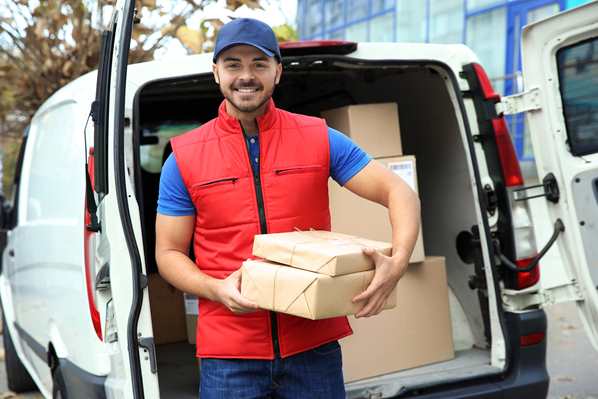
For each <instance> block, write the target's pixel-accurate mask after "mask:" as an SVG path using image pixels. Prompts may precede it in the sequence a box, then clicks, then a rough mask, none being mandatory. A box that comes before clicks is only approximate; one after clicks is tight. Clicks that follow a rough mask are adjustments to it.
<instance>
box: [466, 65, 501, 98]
mask: <svg viewBox="0 0 598 399" xmlns="http://www.w3.org/2000/svg"><path fill="white" fill-rule="evenodd" d="M472 65H473V69H474V71H475V74H476V75H477V77H478V81H479V82H480V88H481V89H482V93H484V99H486V100H489V101H493V102H499V101H500V95H499V94H498V93H497V92H495V91H494V88H493V87H492V83H490V79H489V78H488V75H487V74H486V71H485V70H484V68H482V66H481V65H480V64H472Z"/></svg>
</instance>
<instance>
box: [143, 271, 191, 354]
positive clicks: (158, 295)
mask: <svg viewBox="0 0 598 399" xmlns="http://www.w3.org/2000/svg"><path fill="white" fill-rule="evenodd" d="M148 285H149V286H148V289H149V301H150V308H151V314H152V325H153V329H154V342H155V343H156V345H160V344H170V343H173V342H181V341H185V340H186V339H187V330H186V326H185V304H184V301H183V293H182V292H181V291H179V290H177V289H176V288H174V287H173V286H172V285H170V284H168V283H167V282H166V281H165V280H164V279H163V278H162V277H160V275H159V274H157V273H156V274H150V275H149V282H148Z"/></svg>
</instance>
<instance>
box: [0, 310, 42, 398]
mask: <svg viewBox="0 0 598 399" xmlns="http://www.w3.org/2000/svg"><path fill="white" fill-rule="evenodd" d="M2 325H3V326H4V334H3V335H4V362H5V366H6V382H7V385H8V389H10V390H11V391H13V392H16V393H21V392H28V391H34V390H37V386H36V385H35V382H33V379H32V378H31V376H30V375H29V372H28V371H27V369H26V368H25V366H23V363H21V359H19V356H18V355H17V351H16V350H15V346H14V344H13V342H12V338H11V337H10V331H8V326H7V324H6V318H5V317H4V313H2Z"/></svg>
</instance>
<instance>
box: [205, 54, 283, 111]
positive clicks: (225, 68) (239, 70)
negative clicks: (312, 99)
mask: <svg viewBox="0 0 598 399" xmlns="http://www.w3.org/2000/svg"><path fill="white" fill-rule="evenodd" d="M213 72H214V78H215V79H216V83H218V84H219V85H220V91H221V92H222V95H224V98H226V99H227V100H228V102H229V103H230V104H231V105H233V106H234V107H235V108H236V109H237V110H238V111H240V112H247V113H251V112H254V111H256V110H258V109H259V108H260V107H261V106H262V105H264V104H265V103H266V102H267V101H268V100H269V99H270V97H272V93H273V92H274V86H276V85H277V84H278V82H279V81H280V75H281V73H282V65H280V64H279V63H278V62H277V61H276V59H275V58H274V57H268V56H266V54H264V53H262V52H261V51H260V50H258V49H257V48H255V47H253V46H249V45H238V46H234V47H231V48H229V49H227V50H224V51H223V52H222V53H220V55H219V56H218V59H217V60H216V64H214V66H213Z"/></svg>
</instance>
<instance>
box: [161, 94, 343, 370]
mask: <svg viewBox="0 0 598 399" xmlns="http://www.w3.org/2000/svg"><path fill="white" fill-rule="evenodd" d="M257 122H258V128H259V144H260V160H259V163H260V176H259V180H258V179H254V177H253V173H252V169H251V164H250V160H249V154H248V149H247V146H246V143H245V139H244V137H243V131H242V129H241V125H240V123H239V121H238V120H237V119H235V118H233V117H231V116H230V115H228V113H227V112H226V105H225V102H222V104H221V105H220V108H219V110H218V117H217V118H215V119H212V120H211V121H209V122H207V123H206V124H204V125H202V126H201V127H199V128H197V129H195V130H192V131H190V132H188V133H186V134H184V135H181V136H178V137H176V138H173V139H172V149H173V152H174V155H175V157H176V161H177V165H178V167H179V170H180V173H181V177H182V179H183V182H184V183H185V186H186V187H187V190H188V192H189V195H190V196H191V198H192V200H193V204H194V205H195V209H196V216H195V235H194V237H195V239H194V249H195V257H196V264H197V266H198V267H199V268H200V269H201V271H202V272H204V273H206V274H208V275H210V276H212V277H215V278H219V279H222V278H225V277H226V276H228V275H229V274H230V273H232V272H233V271H235V270H237V269H239V267H240V266H241V263H242V262H243V261H244V260H245V259H247V258H250V257H251V256H252V254H251V249H252V246H253V237H254V235H255V234H260V232H261V228H260V210H259V206H258V200H257V198H258V195H259V186H258V184H257V183H258V182H259V181H261V192H262V198H263V208H262V209H263V212H262V213H263V215H262V216H263V217H262V220H263V222H265V226H266V227H267V231H268V233H279V232H286V231H293V230H294V229H300V230H309V229H317V230H330V211H329V207H328V177H329V170H330V151H329V143H328V131H327V127H326V124H325V123H324V121H323V120H322V119H319V118H313V117H308V116H303V115H297V114H292V113H290V112H286V111H283V110H281V109H278V108H276V107H275V106H274V102H273V101H272V100H270V101H269V103H268V105H267V109H266V112H265V113H264V115H262V116H261V117H258V118H257ZM271 315H276V316H275V317H276V319H277V326H278V342H279V348H280V355H281V356H282V357H286V356H290V355H293V354H296V353H299V352H303V351H305V350H308V349H311V348H315V347H317V346H319V345H322V344H324V343H327V342H330V341H333V340H336V339H339V338H342V337H345V336H347V335H350V334H351V333H352V331H351V328H350V326H349V322H348V320H347V318H346V317H336V318H330V319H325V320H317V321H313V320H308V319H304V318H300V317H295V316H290V315H286V314H283V313H272V312H269V311H264V310H260V311H257V312H253V313H248V314H243V315H235V314H233V313H232V312H230V311H229V310H228V309H227V308H226V307H225V306H224V305H222V304H220V303H218V302H213V301H209V300H206V299H200V305H199V319H198V327H197V356H198V357H215V358H246V359H273V358H274V345H273V337H272V327H271V319H270V318H271Z"/></svg>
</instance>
